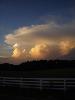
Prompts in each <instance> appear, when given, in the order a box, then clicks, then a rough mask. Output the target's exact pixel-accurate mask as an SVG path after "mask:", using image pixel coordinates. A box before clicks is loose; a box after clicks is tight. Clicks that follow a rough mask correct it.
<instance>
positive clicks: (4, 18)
mask: <svg viewBox="0 0 75 100" xmlns="http://www.w3.org/2000/svg"><path fill="white" fill-rule="evenodd" d="M3 59H7V62H9V63H10V62H11V60H10V59H13V61H12V62H13V63H15V62H24V61H28V60H41V59H43V60H49V59H70V60H74V59H75V0H0V62H4V61H3ZM5 62H6V60H5Z"/></svg>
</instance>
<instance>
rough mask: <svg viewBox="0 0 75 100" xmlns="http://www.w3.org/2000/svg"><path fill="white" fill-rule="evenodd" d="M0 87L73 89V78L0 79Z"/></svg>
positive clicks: (74, 85) (74, 81) (74, 80)
mask: <svg viewBox="0 0 75 100" xmlns="http://www.w3.org/2000/svg"><path fill="white" fill-rule="evenodd" d="M0 86H12V87H20V88H39V89H40V90H42V89H57V90H58V89H63V90H66V89H68V88H74V87H75V78H23V77H20V78H15V77H0Z"/></svg>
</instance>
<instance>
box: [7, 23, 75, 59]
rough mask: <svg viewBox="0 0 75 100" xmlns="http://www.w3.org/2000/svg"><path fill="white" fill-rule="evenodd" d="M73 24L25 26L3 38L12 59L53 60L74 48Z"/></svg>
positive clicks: (74, 31) (74, 29)
mask: <svg viewBox="0 0 75 100" xmlns="http://www.w3.org/2000/svg"><path fill="white" fill-rule="evenodd" d="M74 26H75V22H74V23H73V22H71V23H68V24H61V25H60V24H58V23H55V22H49V23H45V24H40V25H31V26H25V27H22V28H18V29H16V30H15V31H14V32H12V33H10V34H7V35H6V36H5V43H7V44H8V45H9V46H11V47H12V49H13V51H12V55H11V57H13V58H21V59H24V60H28V59H31V60H33V59H54V58H58V59H59V57H61V56H62V55H67V54H69V53H70V51H71V50H72V49H74V48H75V27H74Z"/></svg>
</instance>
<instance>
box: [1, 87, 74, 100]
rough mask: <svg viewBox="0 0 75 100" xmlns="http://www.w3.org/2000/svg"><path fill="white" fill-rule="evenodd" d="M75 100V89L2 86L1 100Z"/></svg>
mask: <svg viewBox="0 0 75 100" xmlns="http://www.w3.org/2000/svg"><path fill="white" fill-rule="evenodd" d="M14 99H15V100H75V91H73V90H68V91H65V93H64V91H62V90H59V91H58V90H49V91H46V90H42V91H39V90H33V89H20V88H12V87H4V88H2V87H0V100H14Z"/></svg>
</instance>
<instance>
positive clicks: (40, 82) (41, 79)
mask: <svg viewBox="0 0 75 100" xmlns="http://www.w3.org/2000/svg"><path fill="white" fill-rule="evenodd" d="M40 90H42V79H41V78H40Z"/></svg>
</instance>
